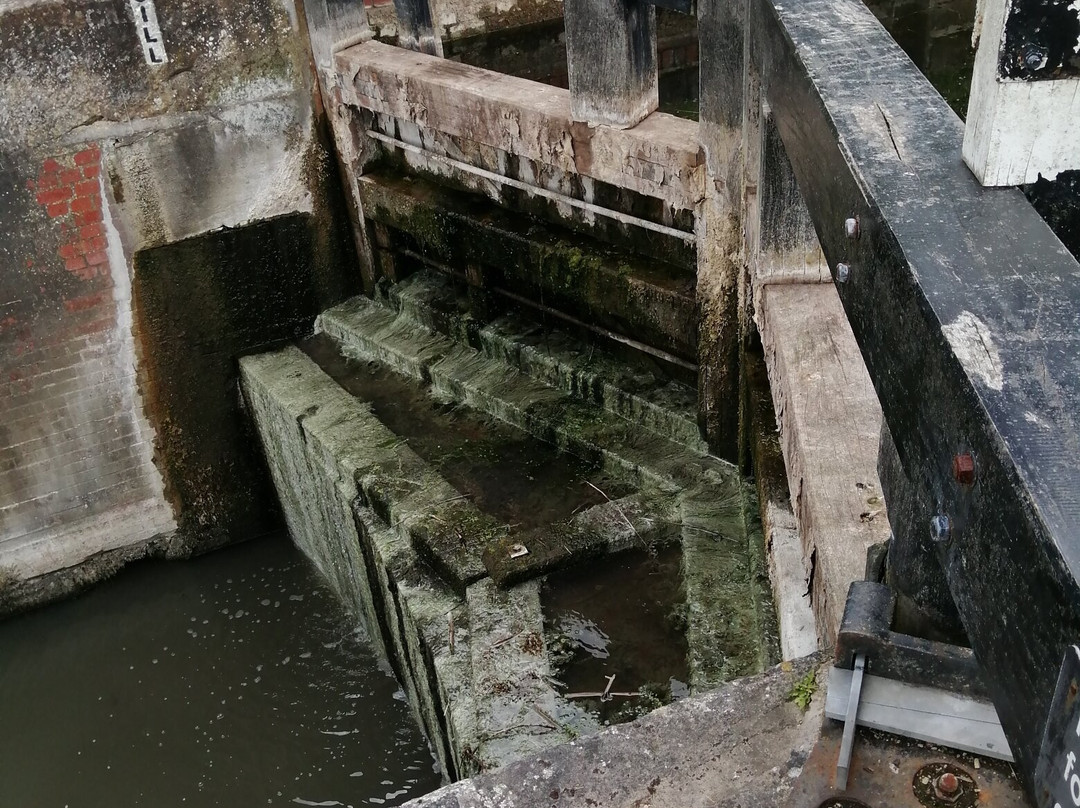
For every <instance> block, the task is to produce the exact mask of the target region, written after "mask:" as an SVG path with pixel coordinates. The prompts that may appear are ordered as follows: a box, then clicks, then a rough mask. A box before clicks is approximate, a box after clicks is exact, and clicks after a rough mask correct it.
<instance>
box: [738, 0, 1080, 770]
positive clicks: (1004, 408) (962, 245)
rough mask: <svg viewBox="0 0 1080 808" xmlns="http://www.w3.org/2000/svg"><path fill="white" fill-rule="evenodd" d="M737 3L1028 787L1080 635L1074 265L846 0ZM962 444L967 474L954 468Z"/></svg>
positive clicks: (1079, 396) (855, 1)
mask: <svg viewBox="0 0 1080 808" xmlns="http://www.w3.org/2000/svg"><path fill="white" fill-rule="evenodd" d="M748 14H749V18H748V37H749V38H750V53H751V58H752V59H753V60H754V61H755V62H756V63H758V64H759V70H760V72H761V75H762V82H763V86H764V90H765V93H766V97H767V101H768V104H769V106H770V108H771V111H772V115H773V119H774V121H775V122H776V126H777V129H778V131H779V133H780V136H781V138H782V140H783V142H784V146H785V150H786V151H787V154H788V156H789V158H790V160H791V165H792V168H793V170H794V172H795V175H796V178H797V179H798V184H799V189H800V191H801V192H802V194H803V196H804V197H805V199H806V202H807V207H808V209H809V210H810V213H811V217H812V219H813V221H814V226H815V230H816V231H817V234H818V237H819V240H820V242H821V245H822V248H823V250H824V252H825V255H826V256H827V258H828V260H829V263H830V265H831V266H833V267H834V268H835V267H836V266H837V265H838V264H839V263H841V262H842V263H844V264H845V265H847V271H846V273H845V281H844V282H842V283H838V284H837V288H838V291H839V293H840V297H841V300H842V301H843V304H844V308H845V310H846V312H847V315H848V318H849V320H850V322H851V325H852V330H853V331H854V333H855V336H856V338H857V340H858V342H859V345H860V348H861V350H862V353H863V356H864V359H865V360H866V364H867V368H868V370H869V372H870V376H871V379H872V380H873V382H874V386H875V388H876V390H877V393H878V397H879V399H880V401H881V405H882V410H883V412H884V415H885V419H886V421H887V423H888V425H889V428H890V430H891V432H892V435H893V438H894V440H895V443H896V449H897V452H898V456H899V458H900V462H901V465H902V466H903V469H904V472H905V473H906V475H907V477H908V478H909V479H910V481H911V484H912V486H913V487H914V488H915V489H916V490H917V491H918V494H919V497H918V500H917V501H923V502H930V503H933V504H934V506H935V511H936V513H925V514H920V515H918V516H917V518H920V519H925V523H924V524H925V525H926V528H925V530H926V531H927V534H928V535H929V532H930V520H931V518H933V517H934V516H935V515H938V516H941V515H944V516H947V517H948V521H947V523H945V524H947V525H948V530H946V531H939V535H938V538H939V539H940V540H939V541H937V542H936V543H935V545H934V546H935V547H936V552H937V553H938V555H939V558H940V560H941V563H942V565H943V568H944V570H945V574H946V577H947V579H948V581H949V589H950V591H951V593H952V595H953V598H954V600H955V602H956V605H957V608H958V610H959V613H960V616H961V619H962V621H963V623H964V627H965V629H966V631H967V634H968V636H969V637H970V639H971V643H972V648H973V650H974V652H975V655H976V657H977V659H978V661H979V663H980V664H981V666H982V668H983V670H984V672H985V673H986V676H987V679H988V682H987V684H988V687H989V689H990V692H991V695H992V697H993V699H994V702H995V704H996V706H997V708H998V712H999V714H1000V716H1001V720H1002V724H1003V726H1004V727H1005V730H1006V733H1007V735H1008V737H1009V742H1010V745H1011V747H1012V749H1013V751H1014V753H1015V754H1016V756H1017V759H1018V761H1020V764H1021V771H1022V772H1023V773H1024V775H1025V776H1026V777H1027V778H1028V781H1027V782H1028V787H1029V789H1030V787H1031V781H1030V776H1031V773H1032V772H1033V771H1034V767H1035V761H1036V759H1037V756H1038V751H1039V746H1040V742H1041V738H1042V733H1043V727H1044V725H1045V716H1046V715H1047V711H1048V709H1049V706H1050V701H1051V697H1052V695H1053V693H1054V687H1055V682H1056V677H1057V669H1058V665H1059V663H1060V660H1061V655H1062V651H1063V649H1064V647H1065V645H1066V644H1068V643H1070V642H1072V641H1074V640H1075V639H1076V638H1077V637H1080V585H1078V576H1080V462H1078V458H1080V428H1078V423H1077V419H1078V417H1080V266H1078V265H1077V262H1076V260H1075V259H1074V258H1073V257H1072V256H1070V255H1069V254H1068V253H1067V252H1066V251H1065V249H1064V248H1063V247H1062V245H1061V244H1060V242H1059V241H1058V240H1057V239H1056V238H1055V236H1054V235H1053V233H1052V232H1051V231H1050V229H1049V228H1048V227H1047V226H1046V224H1045V223H1044V222H1043V221H1042V220H1041V219H1040V218H1039V217H1038V215H1037V214H1036V213H1035V211H1034V210H1033V209H1032V208H1031V206H1030V204H1028V202H1027V201H1026V200H1025V199H1024V198H1023V196H1022V195H1021V193H1020V192H1019V191H1018V190H1016V189H985V188H982V187H981V186H980V185H979V184H978V182H977V181H976V180H975V178H974V177H973V176H972V175H971V173H970V172H969V171H968V170H967V169H966V167H965V166H964V164H963V162H962V160H961V155H960V150H961V143H962V139H963V128H962V124H961V122H960V121H959V119H958V118H957V117H956V115H955V114H954V113H953V112H952V111H951V110H950V109H949V107H948V106H947V105H946V104H945V102H944V101H943V100H942V98H941V97H940V95H939V94H938V93H937V91H936V90H934V88H933V87H932V86H931V85H930V84H929V82H928V81H927V80H926V79H925V78H924V77H923V76H922V75H921V74H920V73H919V71H918V70H917V69H916V68H915V66H914V65H913V64H912V63H911V61H910V60H909V59H908V58H907V56H905V55H904V53H903V52H902V51H901V50H900V48H899V46H898V45H897V44H896V43H895V42H894V41H893V40H892V38H891V37H890V36H889V35H888V33H887V32H886V31H885V30H884V29H883V28H882V27H881V25H880V24H879V23H878V22H877V20H876V19H875V18H874V17H873V15H872V14H871V12H870V11H869V10H868V9H867V8H866V6H864V5H863V4H862V3H861V2H859V0H800V2H797V3H787V2H774V1H773V0H750V4H749V10H748ZM856 217H857V221H858V227H857V228H855V232H854V234H850V235H849V233H848V232H845V230H846V228H845V220H847V219H849V218H856ZM834 271H835V270H834ZM961 452H964V453H970V454H972V455H973V456H974V458H975V460H976V464H977V469H976V475H975V481H974V483H973V484H962V483H960V482H958V481H957V480H955V479H954V478H953V473H952V460H953V457H954V456H955V455H956V454H958V453H961ZM885 499H886V501H888V502H890V510H891V509H892V506H893V502H892V501H891V500H890V497H889V492H885Z"/></svg>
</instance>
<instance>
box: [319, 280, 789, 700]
mask: <svg viewBox="0 0 1080 808" xmlns="http://www.w3.org/2000/svg"><path fill="white" fill-rule="evenodd" d="M317 327H318V328H319V329H320V330H321V331H322V332H324V333H326V334H327V335H329V336H331V337H332V338H333V339H334V340H336V341H337V343H338V344H339V345H340V346H341V349H342V351H343V352H344V353H345V354H347V355H351V356H354V357H356V358H359V359H362V360H374V361H377V362H381V363H385V364H387V365H389V366H391V367H393V368H395V369H396V370H398V372H401V373H404V374H406V375H409V376H411V377H413V378H414V379H417V380H421V381H423V382H425V383H429V384H431V385H432V386H433V387H434V388H435V389H437V390H439V391H440V392H442V393H443V394H444V395H446V396H448V397H449V398H451V399H452V400H454V401H459V402H463V403H465V404H467V405H468V406H470V407H473V408H476V409H479V410H481V411H484V412H486V413H488V414H490V415H491V416H493V417H495V418H498V419H500V420H504V421H506V422H508V423H510V424H512V425H514V426H516V427H518V428H520V429H523V430H525V431H527V432H529V433H531V434H533V435H536V436H538V437H539V438H541V439H543V440H547V441H551V442H554V443H557V444H558V445H560V446H562V447H564V448H565V449H567V450H568V451H570V452H573V453H575V454H579V455H582V456H586V457H599V458H603V460H604V461H606V462H607V463H608V464H611V465H614V466H617V467H619V468H621V469H622V470H623V471H624V472H625V473H627V474H629V475H631V478H632V479H633V480H634V482H635V483H636V484H637V485H638V486H640V487H642V489H643V494H642V497H643V498H644V499H646V500H649V502H648V505H647V506H646V508H645V510H646V511H648V512H651V513H661V514H663V513H671V514H673V515H671V516H663V517H661V519H660V521H661V522H662V523H663V524H666V525H670V524H678V525H680V527H679V530H680V531H681V540H682V547H683V559H684V565H683V579H684V584H685V587H686V591H687V595H688V602H689V603H691V604H692V606H691V607H690V608H688V612H687V633H688V639H689V644H690V647H691V651H690V656H691V665H690V672H691V681H690V684H691V686H692V687H694V688H696V689H702V688H706V687H711V686H714V685H716V684H719V683H720V682H723V681H727V680H728V679H731V678H733V677H734V676H737V675H741V674H740V673H739V672H740V671H741V672H743V673H745V672H748V671H751V670H760V669H761V667H762V666H763V665H764V664H766V663H767V662H768V661H770V660H771V658H772V655H773V652H774V647H775V628H774V623H775V615H774V613H773V610H772V602H771V591H770V587H769V580H768V574H767V571H766V570H765V568H764V550H763V547H762V546H761V541H760V534H758V533H754V534H753V538H752V539H747V538H746V533H747V525H746V518H747V514H748V513H752V512H753V511H754V509H756V501H753V492H752V491H751V490H750V489H749V487H748V486H746V485H744V484H743V482H742V480H741V478H740V476H739V474H738V472H737V470H736V469H734V468H733V467H732V466H730V465H729V464H726V463H723V462H722V461H719V460H717V459H715V458H713V457H710V456H708V455H702V454H699V453H696V452H693V451H691V450H690V449H688V448H687V447H685V446H683V445H681V444H677V443H675V442H673V441H670V440H668V439H666V438H664V437H661V436H659V435H657V434H655V433H651V432H650V431H649V430H648V429H646V428H644V427H642V426H640V425H638V424H633V423H631V422H630V421H628V420H626V419H625V418H621V417H619V416H618V415H615V414H614V413H611V412H608V411H606V410H604V409H602V408H601V407H598V406H596V405H595V404H592V403H589V402H587V401H583V400H581V399H578V398H575V397H573V396H571V395H568V394H567V393H564V392H563V391H562V390H560V389H558V388H556V387H554V386H552V385H549V384H546V383H544V382H542V381H540V380H539V379H537V378H535V377H532V376H528V375H525V374H523V373H521V372H520V371H518V370H516V369H515V368H513V367H512V366H507V365H506V364H504V363H497V362H493V361H491V359H489V358H488V357H487V355H486V354H485V353H484V352H482V351H477V350H473V349H472V348H470V347H468V346H467V345H463V344H461V343H459V342H456V341H455V340H453V339H451V338H449V337H446V336H443V335H441V334H437V333H434V332H432V331H430V330H428V329H426V328H425V327H424V326H422V325H421V324H420V322H419V321H418V319H417V318H416V316H415V313H414V312H413V313H410V312H409V311H408V310H407V309H404V308H403V309H402V310H401V311H397V310H393V309H390V308H387V307H386V306H383V305H380V304H379V303H378V302H376V301H372V300H368V299H366V298H355V299H353V300H350V301H347V302H346V303H344V304H341V305H340V306H337V307H335V308H333V309H330V310H328V311H326V312H324V313H323V315H321V316H320V318H319V321H318V325H317ZM665 497H666V498H668V499H667V501H666V502H664V503H663V504H660V502H661V500H662V499H664V498H665ZM748 502H751V504H750V507H749V509H748V508H747V503H748ZM601 507H603V506H597V508H595V509H593V510H598V509H599V508H601ZM628 512H629V511H628ZM630 521H633V517H631V520H630ZM607 522H608V525H609V529H610V526H616V527H618V526H621V525H623V524H624V523H625V522H626V519H625V518H623V519H620V518H618V517H617V516H616V515H615V513H614V509H611V512H609V513H608V519H607ZM646 541H648V539H646ZM523 542H524V543H525V545H526V546H527V549H529V554H528V556H524V557H519V558H517V559H514V558H511V555H510V552H509V550H510V548H511V547H512V546H513V545H515V544H518V543H523ZM529 545H531V547H529ZM602 545H603V542H602V541H600V540H598V539H596V538H595V537H594V536H593V534H592V533H591V532H589V531H580V530H577V529H576V525H574V524H571V525H568V526H566V532H565V533H552V532H551V531H547V532H544V531H537V532H534V533H532V534H530V535H528V536H527V537H526V536H517V537H506V538H503V539H501V540H497V541H494V542H491V543H489V544H488V546H487V549H486V551H485V553H484V566H485V568H486V570H487V572H488V574H489V575H491V576H492V578H494V579H495V580H496V581H497V582H501V583H511V582H514V581H518V580H522V579H523V578H524V577H527V576H528V575H530V574H537V572H538V571H548V570H550V569H554V568H557V567H558V566H563V565H565V564H566V563H569V562H570V561H571V560H574V559H579V558H586V557H590V556H593V555H596V554H597V553H599V552H601V547H602ZM534 550H535V556H534V554H533V553H534Z"/></svg>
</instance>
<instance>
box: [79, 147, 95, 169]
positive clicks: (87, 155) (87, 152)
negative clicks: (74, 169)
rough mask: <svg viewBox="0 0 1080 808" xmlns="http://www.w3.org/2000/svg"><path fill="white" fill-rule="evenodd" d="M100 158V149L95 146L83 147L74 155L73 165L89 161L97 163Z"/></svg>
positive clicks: (86, 163) (82, 164)
mask: <svg viewBox="0 0 1080 808" xmlns="http://www.w3.org/2000/svg"><path fill="white" fill-rule="evenodd" d="M100 159H101V150H100V149H98V147H97V146H91V147H90V148H88V149H83V150H82V151H81V152H78V153H77V154H76V155H75V165H77V166H85V165H89V164H90V163H97V161H98V160H100Z"/></svg>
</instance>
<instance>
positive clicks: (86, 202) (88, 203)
mask: <svg viewBox="0 0 1080 808" xmlns="http://www.w3.org/2000/svg"><path fill="white" fill-rule="evenodd" d="M97 207H98V198H97V197H96V196H79V197H76V198H75V199H74V201H72V203H71V209H72V211H74V212H75V213H87V212H89V211H91V210H97Z"/></svg>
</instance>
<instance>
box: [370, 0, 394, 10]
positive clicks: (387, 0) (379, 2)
mask: <svg viewBox="0 0 1080 808" xmlns="http://www.w3.org/2000/svg"><path fill="white" fill-rule="evenodd" d="M393 2H394V0H364V5H365V6H367V7H368V8H373V7H376V6H389V5H392V4H393Z"/></svg>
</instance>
